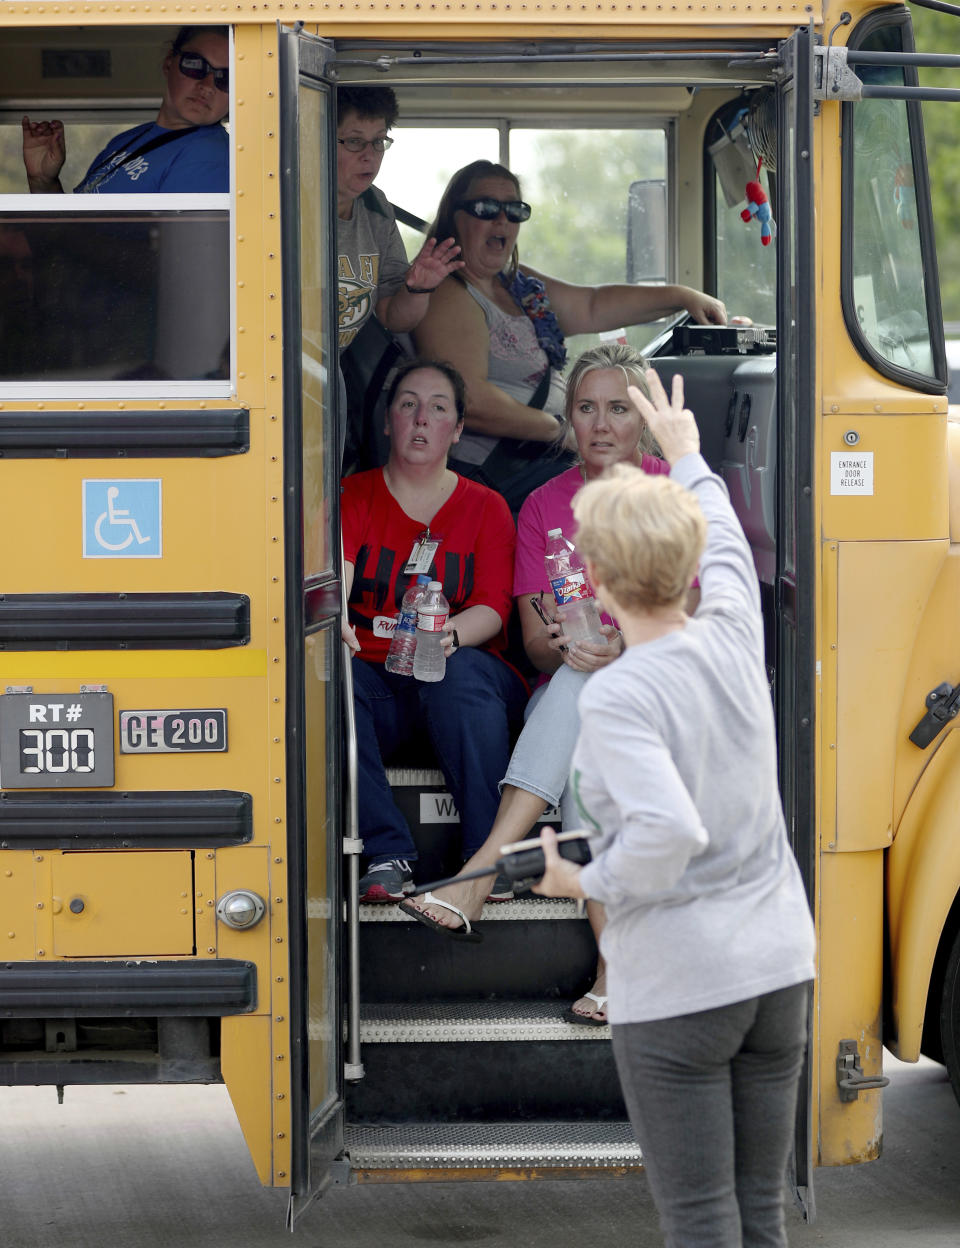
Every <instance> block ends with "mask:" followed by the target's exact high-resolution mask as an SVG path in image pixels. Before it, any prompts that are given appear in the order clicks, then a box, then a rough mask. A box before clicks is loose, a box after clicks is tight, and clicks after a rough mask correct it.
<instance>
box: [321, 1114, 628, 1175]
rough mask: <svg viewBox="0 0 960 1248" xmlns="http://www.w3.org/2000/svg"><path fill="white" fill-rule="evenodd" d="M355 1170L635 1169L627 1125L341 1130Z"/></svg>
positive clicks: (498, 1124) (414, 1125) (477, 1125)
mask: <svg viewBox="0 0 960 1248" xmlns="http://www.w3.org/2000/svg"><path fill="white" fill-rule="evenodd" d="M344 1147H345V1149H346V1151H347V1154H348V1156H349V1158H350V1164H351V1166H352V1167H353V1169H354V1170H364V1169H366V1170H412V1169H430V1170H432V1169H437V1170H441V1169H442V1170H449V1169H453V1170H461V1169H463V1170H484V1169H493V1168H497V1169H503V1168H506V1169H510V1170H513V1169H516V1168H534V1169H536V1170H542V1169H562V1170H579V1169H603V1170H609V1169H616V1168H622V1167H627V1168H631V1169H637V1168H639V1167H640V1166H641V1165H642V1160H641V1154H640V1146H639V1145H638V1144H637V1143H636V1141H635V1140H634V1138H633V1131H632V1130H631V1127H630V1124H629V1122H521V1123H513V1122H485V1123H411V1124H408V1125H407V1126H402V1127H379V1126H377V1127H353V1126H347V1127H345V1129H344Z"/></svg>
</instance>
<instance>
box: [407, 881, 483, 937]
mask: <svg viewBox="0 0 960 1248" xmlns="http://www.w3.org/2000/svg"><path fill="white" fill-rule="evenodd" d="M423 900H424V901H425V902H426V903H427V904H428V905H430V906H440V907H442V908H443V909H444V910H449V911H450V913H451V914H455V915H457V916H458V917H459V918H461V919H462V920H463V922H462V924H461V926H460V927H447V926H446V925H445V924H443V923H438V922H437V920H436V919H433V918H431V917H430V915H429V914H425V913H424V912H423V911H422V910H418V909H417V908H416V906H415V905H414V904H413V902H412V901H402V902H399V903H398V905H397V909H399V910H402V911H403V913H404V914H409V916H410V917H411V919H416V920H417V922H418V923H422V924H423V925H424V927H430V928H432V929H433V930H434V931H435V932H440V933H441V935H443V936H449V937H450V939H451V940H469V941H471V942H472V943H473V944H479V943H480V941H481V940H483V935H482V933H480V932H478V931H477V929H476V928H475V927H473V925H472V924H471V922H470V920H469V919H468V918H467V916H466V915H465V914H464V913H463V911H462V910H460V909H459V908H458V907H457V906H454V905H452V904H451V903H450V902H449V901H441V900H440V898H439V897H434V895H433V893H424V894H423Z"/></svg>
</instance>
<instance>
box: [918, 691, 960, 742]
mask: <svg viewBox="0 0 960 1248" xmlns="http://www.w3.org/2000/svg"><path fill="white" fill-rule="evenodd" d="M924 704H925V706H926V708H927V711H926V714H925V715H924V717H923V719H921V720H920V722H919V723H918V724H917V726H916V728H914V730H913V732H911V733H910V740H911V741H912V742H913V744H914V745H916V746H919V747H920V749H921V750H925V749H926V748H927V746H928V745H929V744H930V742H931V741H933V739H934V738H935V737H937V736H938V735H939V734H940V733H941V732H942V731H943V729H944V728H945V727H946V726H947V724H948V723H949V722H950V720H951V719H956V717H957V715H958V714H960V685H957V686H956V688H954V687H953V685H951V684H950V683H949V682H948V681H944V683H943V684H942V685H937V687H936V689H931V690H930V692H929V693H928V694H927V696H926V699H925V703H924Z"/></svg>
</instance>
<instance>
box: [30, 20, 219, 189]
mask: <svg viewBox="0 0 960 1248" xmlns="http://www.w3.org/2000/svg"><path fill="white" fill-rule="evenodd" d="M229 65H230V44H229V41H228V39H227V28H226V27H225V26H182V27H181V28H180V30H179V31H178V32H177V36H176V38H175V39H174V41H173V44H172V45H171V48H170V51H169V52H168V54H167V56H166V57H165V58H164V61H163V66H162V72H163V77H164V88H163V102H162V103H161V105H160V111H159V113H158V114H157V118H156V120H155V121H152V122H147V123H146V124H145V125H140V126H134V128H133V129H132V130H125V131H124V132H123V133H122V134H118V135H117V137H116V138H115V139H111V140H110V142H109V143H108V144H107V146H106V147H105V148H104V149H103V151H102V152H101V153H100V154H99V156H97V158H96V159H95V160H94V162H93V164H92V165H91V166H90V168H89V169H88V170H87V173H86V176H85V177H84V179H83V181H82V182H81V183H80V184H79V186H77V187H76V188H75V190H76V192H77V193H78V194H84V195H86V194H97V195H106V194H114V195H117V194H141V195H142V194H148V193H153V192H157V191H160V192H166V193H168V194H170V193H174V192H178V191H179V192H182V193H185V194H189V193H193V194H197V193H218V192H219V193H224V192H226V191H229V189H230V141H229V138H228V136H227V132H226V130H224V128H223V127H222V126H221V125H220V122H221V121H223V119H224V117H226V115H227V110H228V108H229V105H230V94H229V92H230V70H229ZM66 154H67V151H66V142H65V138H64V132H63V122H62V121H38V122H32V121H31V120H30V118H29V117H24V118H23V163H24V165H25V166H26V170H27V182H28V184H29V187H30V190H31V191H32V192H33V193H34V194H54V195H62V194H63V186H62V185H61V182H60V171H61V169H62V168H63V164H64V161H65V160H66Z"/></svg>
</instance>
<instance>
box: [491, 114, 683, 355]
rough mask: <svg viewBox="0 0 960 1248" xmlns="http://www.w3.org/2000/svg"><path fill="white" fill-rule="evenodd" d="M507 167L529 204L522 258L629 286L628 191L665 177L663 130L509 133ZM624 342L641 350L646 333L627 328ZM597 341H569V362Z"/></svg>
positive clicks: (561, 272) (584, 278)
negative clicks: (643, 181) (640, 181)
mask: <svg viewBox="0 0 960 1248" xmlns="http://www.w3.org/2000/svg"><path fill="white" fill-rule="evenodd" d="M613 154H615V159H611V156H612V155H613ZM510 167H511V169H512V170H513V172H514V173H516V174H517V175H518V176H519V178H520V180H521V185H522V187H523V195H524V198H525V199H527V200H529V202H530V203H531V205H532V206H533V214H532V216H531V217H530V220H529V221H528V222H527V224H526V225H525V226H524V227H523V229H524V233H523V255H522V259H523V260H526V261H527V262H528V263H529V264H531V265H533V267H534V268H535V269H538V270H540V271H541V272H545V273H549V274H551V276H553V277H559V278H562V279H563V280H564V281H568V282H580V283H585V284H589V285H596V284H600V283H602V282H623V281H625V280H627V275H626V253H627V243H626V240H627V212H628V207H629V200H630V187H631V184H632V183H634V182H636V181H637V180H638V179H650V178H665V177H666V173H667V134H666V131H665V130H664V129H663V128H662V127H653V128H643V129H639V128H638V129H634V130H587V129H582V130H575V129H571V128H569V127H564V128H562V129H539V130H526V129H521V128H519V127H518V128H517V129H512V130H511V131H510ZM668 254H669V248H668ZM627 339H628V341H629V342H630V343H631V344H632V345H633V346H636V347H644V346H645V345H646V344H647V342H648V341H649V339H650V332H649V329H645V328H644V327H643V326H632V327H630V328H628V330H627ZM597 341H598V339H597V336H596V335H595V334H578V335H575V336H572V337H570V338H568V339H567V356H568V358H569V359H571V360H572V359H575V358H576V357H577V355H579V353H580V352H581V351H584V350H586V348H587V347H591V346H594V345H596V343H597Z"/></svg>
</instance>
